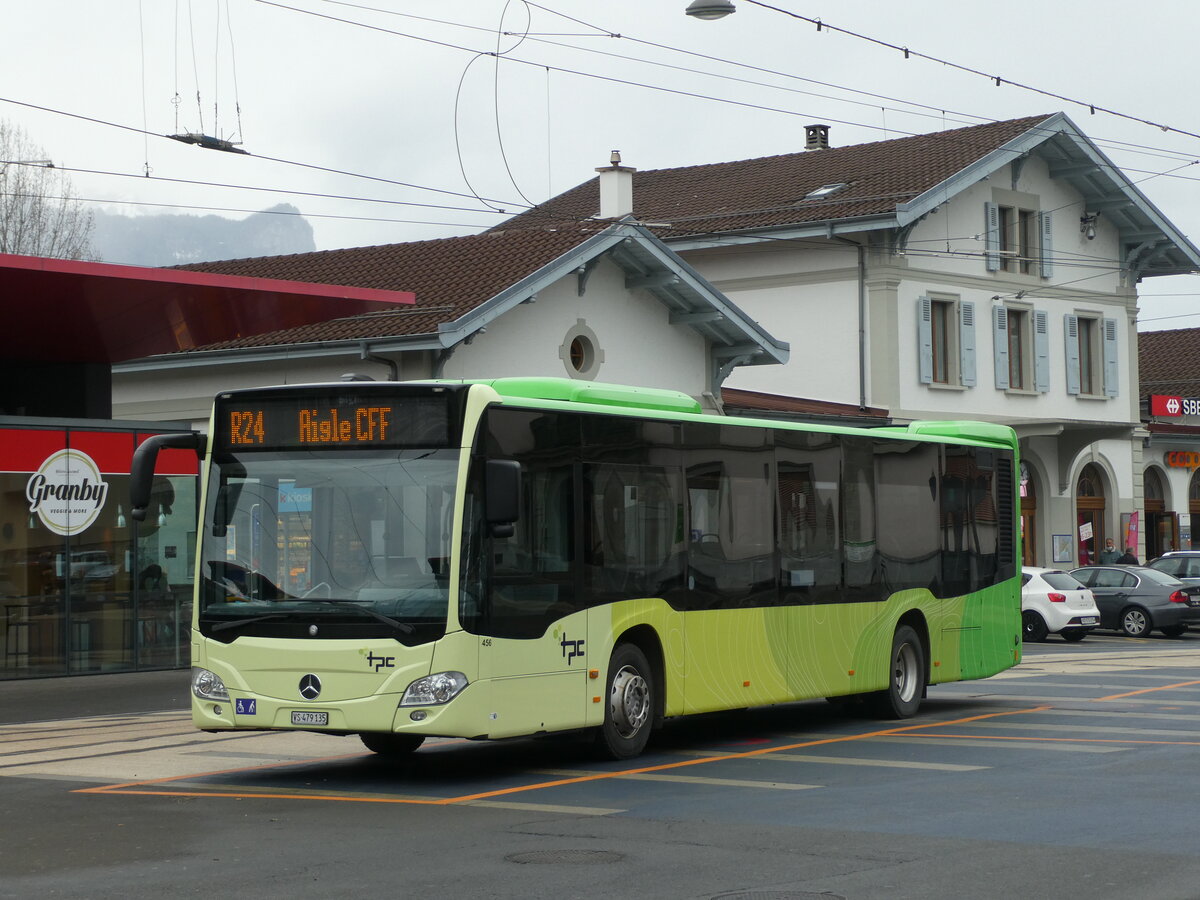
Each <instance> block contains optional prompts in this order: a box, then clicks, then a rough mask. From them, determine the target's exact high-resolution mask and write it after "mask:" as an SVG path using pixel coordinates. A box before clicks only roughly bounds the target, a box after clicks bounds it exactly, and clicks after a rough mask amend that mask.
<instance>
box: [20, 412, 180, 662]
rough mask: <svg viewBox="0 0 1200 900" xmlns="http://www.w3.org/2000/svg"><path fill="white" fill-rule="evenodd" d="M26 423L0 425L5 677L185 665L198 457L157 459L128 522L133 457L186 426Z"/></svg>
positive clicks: (175, 455)
mask: <svg viewBox="0 0 1200 900" xmlns="http://www.w3.org/2000/svg"><path fill="white" fill-rule="evenodd" d="M28 421H29V420H17V419H14V420H8V422H0V604H2V607H3V609H2V616H0V679H13V678H29V677H39V676H51V675H82V674H87V673H93V672H120V671H134V670H138V669H162V668H174V667H182V666H186V665H188V664H189V648H188V643H189V639H188V630H189V625H190V620H191V602H192V581H193V571H194V568H195V550H194V547H195V538H196V534H195V531H196V513H197V505H196V504H197V490H196V485H197V479H196V474H197V470H198V461H197V459H196V456H195V454H194V453H190V452H187V451H168V452H164V453H161V454H160V455H159V463H158V466H157V468H156V470H155V478H154V488H153V493H152V501H151V507H150V510H149V514H148V515H147V517H146V521H145V522H135V521H134V520H133V518H132V517H131V516H130V515H129V514H128V510H129V501H128V493H129V465H130V461H131V459H132V457H133V450H134V448H135V447H136V446H137V444H138V443H139V442H140V441H142V440H144V439H145V438H146V437H149V436H150V435H151V434H157V433H160V431H161V430H178V428H177V427H175V428H174V429H171V428H166V429H161V430H159V429H154V426H153V425H150V424H146V425H144V426H142V427H143V428H145V429H146V430H144V431H143V430H140V429H137V430H135V429H133V428H120V427H116V426H111V425H110V423H102V422H86V423H82V422H81V423H79V424H78V425H77V426H76V425H62V426H57V427H48V426H46V425H44V424H38V425H34V424H26V423H28ZM42 421H43V423H44V421H45V420H42Z"/></svg>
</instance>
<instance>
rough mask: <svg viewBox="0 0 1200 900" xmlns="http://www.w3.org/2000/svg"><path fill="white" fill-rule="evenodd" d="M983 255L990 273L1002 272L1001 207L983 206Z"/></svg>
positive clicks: (993, 204) (987, 204)
mask: <svg viewBox="0 0 1200 900" xmlns="http://www.w3.org/2000/svg"><path fill="white" fill-rule="evenodd" d="M983 218H984V227H983V255H984V259H986V260H987V270H988V271H989V272H999V271H1000V207H999V206H998V205H996V204H995V203H985V204H983Z"/></svg>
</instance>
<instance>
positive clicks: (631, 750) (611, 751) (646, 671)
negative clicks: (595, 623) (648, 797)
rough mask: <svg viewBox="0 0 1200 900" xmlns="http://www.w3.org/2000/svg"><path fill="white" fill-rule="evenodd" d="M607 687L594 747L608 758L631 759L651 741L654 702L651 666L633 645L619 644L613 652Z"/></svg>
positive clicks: (655, 699) (654, 690) (654, 694)
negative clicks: (602, 717) (601, 721)
mask: <svg viewBox="0 0 1200 900" xmlns="http://www.w3.org/2000/svg"><path fill="white" fill-rule="evenodd" d="M607 688H608V690H607V692H606V703H605V705H604V724H603V725H601V726H600V731H599V733H598V734H597V735H596V746H597V749H598V750H599V751H600V752H601V753H602V754H603V755H604V756H606V757H608V758H609V759H630V758H632V757H634V756H637V755H638V754H639V753H641V752H642V750H643V749H644V748H645V746H646V741H648V740H649V739H650V729H651V728H652V727H653V725H654V710H655V704H656V702H657V695H656V688H655V685H654V674H653V672H652V671H651V670H650V663H649V662H648V661H647V659H646V654H644V653H643V652H642V651H641V650H640V649H639V648H638V647H637V646H636V645H634V644H618V645H617V647H616V649H615V650H613V655H612V659H611V660H609V663H608V685H607Z"/></svg>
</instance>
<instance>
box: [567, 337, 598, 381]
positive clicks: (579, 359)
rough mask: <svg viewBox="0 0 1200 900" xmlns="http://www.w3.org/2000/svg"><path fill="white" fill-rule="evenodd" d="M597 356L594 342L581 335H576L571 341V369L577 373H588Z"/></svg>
mask: <svg viewBox="0 0 1200 900" xmlns="http://www.w3.org/2000/svg"><path fill="white" fill-rule="evenodd" d="M595 356H596V354H595V350H594V349H593V348H592V342H591V341H589V340H588V339H587V338H586V337H584V336H583V335H581V334H580V335H576V336H575V339H574V340H572V341H571V368H573V369H574V370H575V371H576V372H586V371H587V370H588V369H590V368H591V367H592V360H593V359H595Z"/></svg>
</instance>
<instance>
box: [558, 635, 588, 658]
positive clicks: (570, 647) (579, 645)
mask: <svg viewBox="0 0 1200 900" xmlns="http://www.w3.org/2000/svg"><path fill="white" fill-rule="evenodd" d="M558 643H559V644H560V645H561V646H562V652H563V658H564V659H566V661H567V665H568V666H569V665H570V664H571V660H573V659H574V658H575V657H577V656H579V657H582V656H583V655H584V653H583V645H584V641H583V639H582V638H579V639H578V640H574V641H570V640H567V635H566V633H565V632H564V633H563V636H562V640H560V641H559V642H558Z"/></svg>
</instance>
